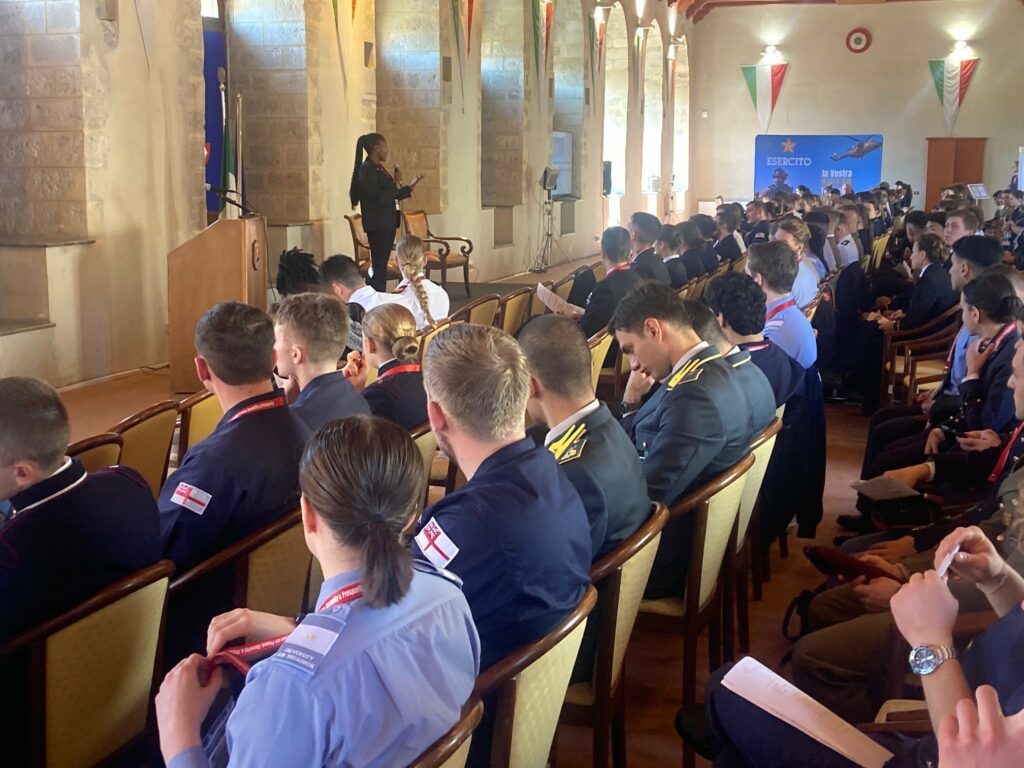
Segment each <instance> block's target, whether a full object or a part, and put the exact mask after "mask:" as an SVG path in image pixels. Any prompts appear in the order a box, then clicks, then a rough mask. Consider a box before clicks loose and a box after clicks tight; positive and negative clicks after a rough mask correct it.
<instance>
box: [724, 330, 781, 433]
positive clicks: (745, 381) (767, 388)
mask: <svg viewBox="0 0 1024 768" xmlns="http://www.w3.org/2000/svg"><path fill="white" fill-rule="evenodd" d="M725 362H727V363H728V364H729V365H730V366H732V372H733V376H735V377H736V381H737V382H738V383H739V385H740V387H741V388H742V389H743V391H744V392H745V393H746V395H747V401H748V403H749V404H750V434H751V435H756V434H757V433H758V432H760V431H762V430H763V429H764V428H765V427H767V426H768V425H769V424H771V423H772V421H773V420H774V419H775V409H776V408H778V406H777V405H776V404H775V393H774V392H773V391H772V385H771V384H770V383H769V382H768V378H767V377H766V376H765V375H764V373H763V372H762V371H761V369H760V368H758V367H757V365H756V364H755V363H754V361H753V358H752V357H751V355H750V353H749V352H747V351H745V350H743V349H741V350H739V351H738V352H736V353H734V354H731V355H729V356H728V357H727V358H725Z"/></svg>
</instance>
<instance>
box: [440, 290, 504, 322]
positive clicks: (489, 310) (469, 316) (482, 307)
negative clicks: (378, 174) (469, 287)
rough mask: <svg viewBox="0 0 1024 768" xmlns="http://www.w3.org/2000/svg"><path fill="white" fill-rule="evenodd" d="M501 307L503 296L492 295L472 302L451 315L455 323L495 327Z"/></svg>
mask: <svg viewBox="0 0 1024 768" xmlns="http://www.w3.org/2000/svg"><path fill="white" fill-rule="evenodd" d="M499 306H501V296H499V295H498V294H496V293H490V294H488V295H486V296H481V297H480V298H479V299H476V300H475V301H471V302H470V303H469V304H467V305H466V306H464V307H462V309H460V310H458V311H457V312H453V313H452V315H451V321H452V322H453V323H460V322H467V323H475V324H476V325H494V319H495V318H496V317H497V316H498V307H499Z"/></svg>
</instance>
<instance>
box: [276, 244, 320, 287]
mask: <svg viewBox="0 0 1024 768" xmlns="http://www.w3.org/2000/svg"><path fill="white" fill-rule="evenodd" d="M275 286H276V288H277V292H278V294H279V295H280V296H281V297H282V298H283V297H285V296H294V295H295V294H297V293H309V292H310V291H313V292H316V291H319V290H320V271H319V269H318V268H317V266H316V261H315V259H314V257H313V254H311V253H306V252H305V251H303V250H301V249H300V248H299V246H295V247H294V248H292V249H291V250H288V251H285V252H284V253H282V254H281V258H280V261H279V262H278V265H277V280H276V281H275Z"/></svg>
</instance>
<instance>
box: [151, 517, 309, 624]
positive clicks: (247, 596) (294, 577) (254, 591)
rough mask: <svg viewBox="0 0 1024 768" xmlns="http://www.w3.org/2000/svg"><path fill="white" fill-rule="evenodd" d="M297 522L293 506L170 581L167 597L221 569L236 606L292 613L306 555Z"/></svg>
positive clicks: (298, 598)
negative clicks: (229, 579) (226, 572)
mask: <svg viewBox="0 0 1024 768" xmlns="http://www.w3.org/2000/svg"><path fill="white" fill-rule="evenodd" d="M300 521H301V515H300V513H299V510H295V511H294V512H289V513H288V514H287V515H284V516H283V517H281V518H279V519H277V520H275V521H274V522H272V523H270V524H269V525H266V526H264V527H263V528H260V529H259V530H258V531H255V532H253V533H250V534H249V535H248V536H246V537H245V538H243V539H240V540H239V541H236V542H235V543H234V544H232V545H230V546H228V547H225V548H224V549H223V550H221V551H220V552H218V553H217V554H215V555H213V556H212V557H209V558H207V559H206V560H204V561H203V562H201V563H200V564H199V565H197V566H195V567H194V568H192V569H190V570H188V571H186V572H185V573H183V574H181V575H180V576H178V577H177V578H176V579H175V580H174V581H173V582H172V583H171V587H170V593H171V599H172V601H173V600H177V599H179V596H181V595H184V594H185V592H186V590H187V589H188V588H200V589H201V588H202V586H203V582H204V580H205V579H207V578H208V577H210V575H211V574H212V573H214V572H215V571H218V570H219V569H221V568H222V567H227V568H229V569H231V570H232V573H233V577H232V587H233V599H234V604H235V605H236V606H237V607H243V606H244V607H246V608H251V609H252V610H254V611H266V612H268V613H276V614H278V615H281V616H294V615H295V614H297V613H298V612H299V611H300V610H301V609H302V605H303V595H304V594H305V588H306V578H307V573H308V572H309V561H310V558H311V555H310V554H309V550H308V549H307V548H306V540H305V537H304V536H303V534H302V524H301V522H300Z"/></svg>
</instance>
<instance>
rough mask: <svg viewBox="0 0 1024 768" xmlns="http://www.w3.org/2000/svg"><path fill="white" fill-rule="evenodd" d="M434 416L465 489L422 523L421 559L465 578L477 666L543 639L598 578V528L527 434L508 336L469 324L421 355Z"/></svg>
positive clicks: (519, 376) (523, 389) (524, 392)
mask: <svg viewBox="0 0 1024 768" xmlns="http://www.w3.org/2000/svg"><path fill="white" fill-rule="evenodd" d="M424 382H425V385H426V390H427V412H428V414H429V416H430V424H431V426H432V427H433V430H434V434H435V435H436V436H437V442H438V445H439V446H440V448H441V450H442V451H443V452H444V453H445V454H446V455H447V456H449V457H451V458H452V459H453V460H454V461H455V462H456V463H457V464H458V465H459V468H460V469H461V470H462V472H463V474H465V476H466V478H467V479H468V481H469V482H467V483H466V485H464V486H463V487H462V488H460V489H459V490H457V491H455V492H453V493H450V494H448V495H447V496H445V497H444V498H443V499H441V501H439V502H438V503H437V504H435V505H434V506H433V507H431V508H430V509H427V510H426V511H425V512H424V513H423V516H422V518H421V522H420V525H419V528H418V531H417V535H416V538H415V541H414V542H412V543H411V545H410V546H411V548H412V550H413V552H415V553H417V554H418V555H419V556H422V557H424V558H426V559H427V560H429V561H430V562H431V563H433V564H434V565H436V566H438V567H443V568H447V569H448V570H450V571H452V572H453V573H455V574H456V575H457V576H459V577H460V578H461V579H462V581H463V583H464V584H463V591H464V592H465V594H466V599H467V600H468V601H469V607H470V609H471V610H472V611H473V619H474V621H475V622H476V628H477V630H478V631H479V632H480V644H481V666H482V667H483V668H486V667H489V666H490V665H491V664H493V663H494V662H496V661H498V660H499V659H501V658H503V657H504V656H505V655H506V654H508V653H509V652H510V651H512V650H513V649H515V648H518V647H519V646H521V645H523V644H525V643H529V642H531V641H533V640H536V639H537V638H538V637H541V636H542V635H544V634H545V633H547V632H549V631H550V630H551V629H552V628H553V627H555V625H557V624H558V623H559V622H560V621H562V620H563V619H564V618H565V617H566V616H567V615H568V614H569V613H570V612H571V611H572V610H573V609H574V608H575V607H576V606H577V604H578V603H579V601H580V599H581V598H582V597H583V593H584V591H585V590H586V586H587V583H588V582H589V581H590V525H589V522H588V520H587V513H586V511H585V510H584V507H583V503H582V502H581V501H580V497H579V494H577V493H576V491H575V489H574V488H573V487H572V484H571V483H570V482H569V480H568V479H567V478H566V477H565V475H564V473H562V471H561V470H560V469H559V468H558V464H557V463H556V462H555V459H554V457H553V456H552V455H551V454H550V453H549V452H548V451H546V450H545V449H543V448H541V447H538V446H536V445H535V444H534V442H533V440H531V439H529V438H527V437H526V432H525V424H524V423H525V414H526V401H527V398H528V396H529V392H530V372H529V369H528V367H527V362H526V356H525V355H524V354H523V351H522V349H521V348H520V347H519V345H518V344H517V343H516V342H515V341H514V340H513V339H511V338H509V337H508V336H507V335H505V334H503V333H502V332H501V331H499V330H497V329H495V328H491V327H485V326H480V325H471V324H468V323H463V324H459V325H454V326H451V327H450V328H446V329H445V330H443V331H441V332H440V333H438V335H437V336H435V337H434V340H433V341H432V342H431V343H430V346H429V347H428V348H427V351H426V354H425V357H424Z"/></svg>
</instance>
